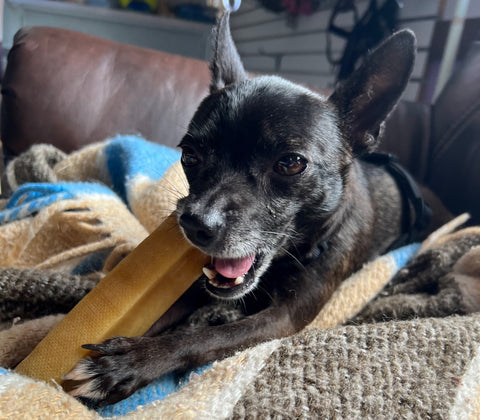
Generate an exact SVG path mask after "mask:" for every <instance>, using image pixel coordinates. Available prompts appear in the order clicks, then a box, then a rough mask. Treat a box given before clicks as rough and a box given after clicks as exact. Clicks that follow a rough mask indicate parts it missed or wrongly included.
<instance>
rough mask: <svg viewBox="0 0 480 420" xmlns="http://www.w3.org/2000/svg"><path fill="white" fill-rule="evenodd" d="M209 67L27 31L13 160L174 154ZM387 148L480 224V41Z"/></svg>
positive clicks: (12, 93) (6, 102)
mask: <svg viewBox="0 0 480 420" xmlns="http://www.w3.org/2000/svg"><path fill="white" fill-rule="evenodd" d="M208 84H209V71H208V64H207V63H206V62H203V61H199V60H194V59H189V58H185V57H180V56H175V55H172V54H167V53H162V52H158V51H152V50H147V49H142V48H138V47H133V46H128V45H122V44H118V43H115V42H112V41H107V40H103V39H99V38H95V37H92V36H89V35H85V34H80V33H76V32H72V31H67V30H63V29H53V28H41V27H36V28H24V29H22V30H21V31H19V32H18V33H17V35H16V37H15V40H14V46H13V47H12V49H11V51H10V54H9V56H8V64H7V68H6V71H5V76H4V79H3V89H2V95H3V102H2V110H1V138H2V141H3V152H4V156H5V160H6V161H8V160H9V159H11V158H12V157H14V156H16V155H18V154H19V153H21V152H23V151H25V150H26V149H27V148H28V147H29V146H30V145H31V144H33V143H45V142H46V143H50V144H53V145H55V146H57V147H58V148H60V149H62V150H64V151H66V152H69V151H72V150H75V149H78V148H80V147H82V146H84V145H86V144H89V143H91V142H95V141H100V140H103V139H105V138H107V137H109V136H112V135H115V134H118V133H139V134H141V135H143V136H144V137H145V138H147V139H149V140H152V141H155V142H158V143H163V144H166V145H169V146H176V145H177V144H178V142H179V141H180V139H181V138H182V136H183V134H184V133H185V131H186V128H187V124H188V121H189V120H190V118H191V116H192V115H193V113H194V111H195V109H196V107H197V106H198V104H199V103H200V101H201V100H202V98H203V97H204V96H205V95H206V93H207V90H208ZM382 150H385V151H389V152H392V153H394V154H396V155H397V156H398V157H399V159H400V161H401V162H402V163H403V164H404V165H405V166H406V167H407V168H408V169H409V170H410V171H411V172H412V173H413V174H414V175H415V176H416V177H417V179H418V180H419V181H421V182H423V183H425V184H427V185H428V186H429V187H430V188H431V189H433V190H434V191H435V192H436V193H437V194H438V195H439V196H440V198H441V199H442V200H443V201H444V203H445V204H446V205H447V207H448V208H449V209H450V210H451V211H452V212H454V213H460V212H464V211H469V212H471V214H472V215H473V219H472V222H474V223H477V224H478V223H480V195H479V193H478V191H479V187H478V184H479V183H480V164H479V162H480V43H476V44H474V45H473V46H472V50H471V53H470V56H469V57H468V59H467V60H466V62H465V63H464V64H463V65H462V66H461V68H459V69H457V71H456V73H455V74H454V75H453V77H452V78H451V80H450V81H449V83H448V85H447V86H446V88H445V89H444V91H443V92H442V94H441V96H440V97H439V98H438V100H437V101H436V103H435V104H434V105H433V106H428V105H425V104H421V103H411V102H401V103H400V104H399V106H398V107H397V108H396V109H395V111H394V112H393V113H392V115H391V117H390V119H389V121H388V122H387V126H386V130H385V138H384V141H383V144H382Z"/></svg>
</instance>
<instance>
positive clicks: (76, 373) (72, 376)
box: [62, 362, 92, 381]
mask: <svg viewBox="0 0 480 420" xmlns="http://www.w3.org/2000/svg"><path fill="white" fill-rule="evenodd" d="M91 376H92V375H91V373H90V372H89V371H88V366H87V364H86V363H85V362H80V363H78V364H77V366H75V367H74V368H73V370H72V371H70V372H69V373H67V374H65V375H63V378H62V379H63V380H64V381H85V380H87V379H90V378H91Z"/></svg>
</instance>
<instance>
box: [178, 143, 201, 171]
mask: <svg viewBox="0 0 480 420" xmlns="http://www.w3.org/2000/svg"><path fill="white" fill-rule="evenodd" d="M180 160H181V162H182V165H183V166H185V167H192V166H195V165H196V164H197V163H198V162H199V161H200V159H199V157H198V155H197V154H196V153H195V151H194V150H193V149H192V148H190V147H183V148H182V157H181V159H180Z"/></svg>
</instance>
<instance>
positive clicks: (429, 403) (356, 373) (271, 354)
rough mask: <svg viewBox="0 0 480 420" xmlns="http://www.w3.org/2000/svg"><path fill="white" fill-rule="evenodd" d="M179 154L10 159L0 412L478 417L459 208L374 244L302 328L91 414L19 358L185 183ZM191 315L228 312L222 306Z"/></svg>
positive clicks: (473, 250) (473, 298)
mask: <svg viewBox="0 0 480 420" xmlns="http://www.w3.org/2000/svg"><path fill="white" fill-rule="evenodd" d="M178 159H179V155H178V153H177V152H176V151H174V150H171V149H168V148H165V147H163V146H160V145H156V144H152V143H149V142H147V141H145V140H144V139H141V138H138V137H132V136H119V137H117V138H115V139H110V140H107V141H105V142H101V143H98V144H94V145H91V146H88V147H86V148H84V149H82V150H80V151H78V152H75V153H72V154H70V155H65V154H64V153H62V152H60V151H59V150H57V149H55V148H53V147H52V146H48V145H38V146H34V147H32V149H30V150H29V151H28V152H26V153H25V154H24V155H22V156H20V157H19V158H17V159H15V160H14V161H13V162H11V164H10V165H9V166H8V167H7V170H6V179H7V182H8V185H9V187H10V189H11V190H12V195H11V196H10V197H9V199H8V200H6V201H5V202H3V203H2V204H1V207H0V223H1V225H0V244H1V245H0V267H2V268H0V366H2V368H0V417H1V418H19V419H24V418H38V419H40V418H41V419H43V418H55V419H57V418H58V419H67V418H73V419H77V418H78V419H99V418H102V417H113V418H121V419H142V418H182V419H183V418H192V419H203V418H208V419H225V418H349V419H355V418H362V419H363V418H375V419H382V418H385V419H387V418H388V419H390V418H452V419H461V418H465V419H474V418H479V417H480V392H479V391H480V388H479V387H480V377H479V375H480V374H479V373H478V372H480V369H479V367H480V353H479V349H480V346H479V344H480V318H479V317H478V315H477V313H478V312H479V310H480V228H478V227H468V228H459V226H460V225H461V224H462V223H464V222H465V220H466V217H461V218H460V219H456V220H454V221H453V222H452V223H451V224H449V225H447V226H445V227H443V229H441V230H439V231H438V232H436V233H435V234H434V235H432V236H431V237H430V238H429V239H428V240H427V241H426V242H425V243H423V244H412V245H409V246H406V247H404V248H401V249H398V250H394V251H392V252H391V253H389V254H386V255H383V256H379V257H378V258H377V259H375V260H373V261H370V262H368V263H367V264H366V265H365V266H364V267H363V268H362V269H361V270H359V271H358V272H357V273H355V274H354V275H352V276H351V277H350V278H348V279H346V280H345V281H344V282H343V284H342V285H341V287H340V288H339V289H338V290H337V291H336V292H335V294H334V296H333V297H332V298H331V300H330V301H329V302H328V303H327V305H326V306H325V307H324V308H323V310H322V311H321V312H320V313H319V314H318V316H317V317H316V319H315V320H314V321H313V322H312V323H311V324H310V325H309V326H308V327H307V328H305V329H304V330H303V331H301V332H299V333H298V334H296V335H294V336H291V337H287V338H284V339H279V340H272V341H269V342H266V343H263V344H260V345H258V346H255V347H253V348H250V349H246V350H243V351H240V352H238V353H237V354H236V355H234V356H232V357H230V358H227V359H225V360H219V361H216V362H214V363H213V364H212V365H209V366H203V367H201V368H199V369H196V370H194V371H191V372H186V373H184V374H181V375H180V374H172V375H167V376H166V377H164V378H160V379H159V380H157V381H155V382H154V383H152V384H150V385H148V386H146V387H145V388H143V389H141V390H139V391H137V392H136V393H135V394H133V395H132V396H131V397H130V398H127V399H126V400H124V401H121V402H119V403H117V404H115V405H113V406H110V407H105V408H102V409H100V410H98V411H93V410H90V409H88V408H87V407H85V406H83V405H82V404H81V403H80V402H78V401H77V400H75V399H73V398H72V397H70V396H69V395H68V394H66V393H65V392H64V391H63V390H62V389H61V388H60V387H59V386H58V385H56V384H54V383H44V382H40V381H36V380H33V379H30V378H27V377H24V376H21V375H18V374H16V373H15V372H14V371H13V370H11V369H12V368H14V367H15V366H16V364H18V363H19V362H20V361H21V360H23V358H24V357H26V355H28V353H29V352H30V351H31V350H32V349H33V348H34V347H35V345H36V344H37V343H38V342H39V341H40V340H41V339H42V338H43V337H44V336H45V335H46V334H47V333H48V331H50V330H51V329H52V328H53V327H54V326H55V325H56V324H57V323H58V322H59V321H60V319H61V318H62V317H63V315H64V314H65V313H67V312H68V311H69V310H70V309H71V308H72V307H73V306H74V305H75V303H76V302H78V301H79V300H80V299H81V298H82V297H83V296H84V295H85V294H86V293H88V291H89V290H91V289H92V288H93V287H94V286H95V284H96V283H97V282H98V280H99V279H100V278H101V277H102V276H103V275H104V274H105V273H107V272H109V271H110V270H111V269H112V268H113V267H114V266H115V265H116V264H117V263H118V262H119V261H120V260H121V259H122V258H123V257H124V256H125V255H126V254H127V253H129V252H130V251H131V250H132V249H133V248H134V247H135V246H136V245H137V244H138V243H139V242H140V241H141V240H142V239H144V238H145V237H146V236H147V235H148V233H149V232H151V231H153V230H154V229H155V227H156V226H157V225H158V224H159V223H161V221H162V220H163V219H164V218H165V217H166V216H168V215H169V214H170V213H171V211H173V210H174V208H175V202H176V200H177V199H178V198H179V197H181V196H183V195H184V194H186V193H187V192H188V185H187V183H186V180H185V177H184V175H183V172H182V170H181V166H180V165H179V163H178ZM212 309H213V308H205V309H204V310H203V312H202V311H200V312H199V313H197V314H194V317H195V322H203V323H208V322H209V321H210V320H211V317H212V316H213V317H215V318H216V319H215V322H218V317H221V319H224V320H225V322H228V320H229V317H230V316H233V317H234V316H235V314H233V315H231V314H230V313H229V308H228V307H227V306H225V307H224V308H222V306H221V305H220V306H219V307H217V308H215V310H216V311H220V313H215V314H213V315H212Z"/></svg>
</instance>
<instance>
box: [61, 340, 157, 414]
mask: <svg viewBox="0 0 480 420" xmlns="http://www.w3.org/2000/svg"><path fill="white" fill-rule="evenodd" d="M143 340H145V339H144V338H142V337H135V338H126V337H114V338H111V339H109V340H106V341H104V342H103V343H101V344H87V345H84V346H83V347H84V348H86V349H88V350H92V351H93V353H92V354H91V355H90V356H89V357H87V358H85V359H83V360H82V361H80V362H79V363H78V364H77V366H76V367H75V368H74V369H73V370H72V371H71V372H70V373H68V374H67V375H65V377H64V379H65V380H66V381H72V385H73V386H74V387H73V389H72V390H71V391H70V392H69V393H70V395H72V396H74V397H76V398H78V399H80V400H81V401H83V402H84V403H86V404H87V405H89V406H93V407H98V406H102V405H109V404H113V403H116V402H118V401H120V400H122V399H124V398H126V397H128V396H129V395H131V394H132V393H133V392H135V391H136V390H137V389H139V388H140V387H142V386H144V385H146V384H148V383H149V382H151V380H152V379H154V378H151V377H150V376H149V375H148V369H145V364H144V363H142V362H143V359H144V357H143V356H142V355H143V352H142V345H141V343H142V341H143Z"/></svg>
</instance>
